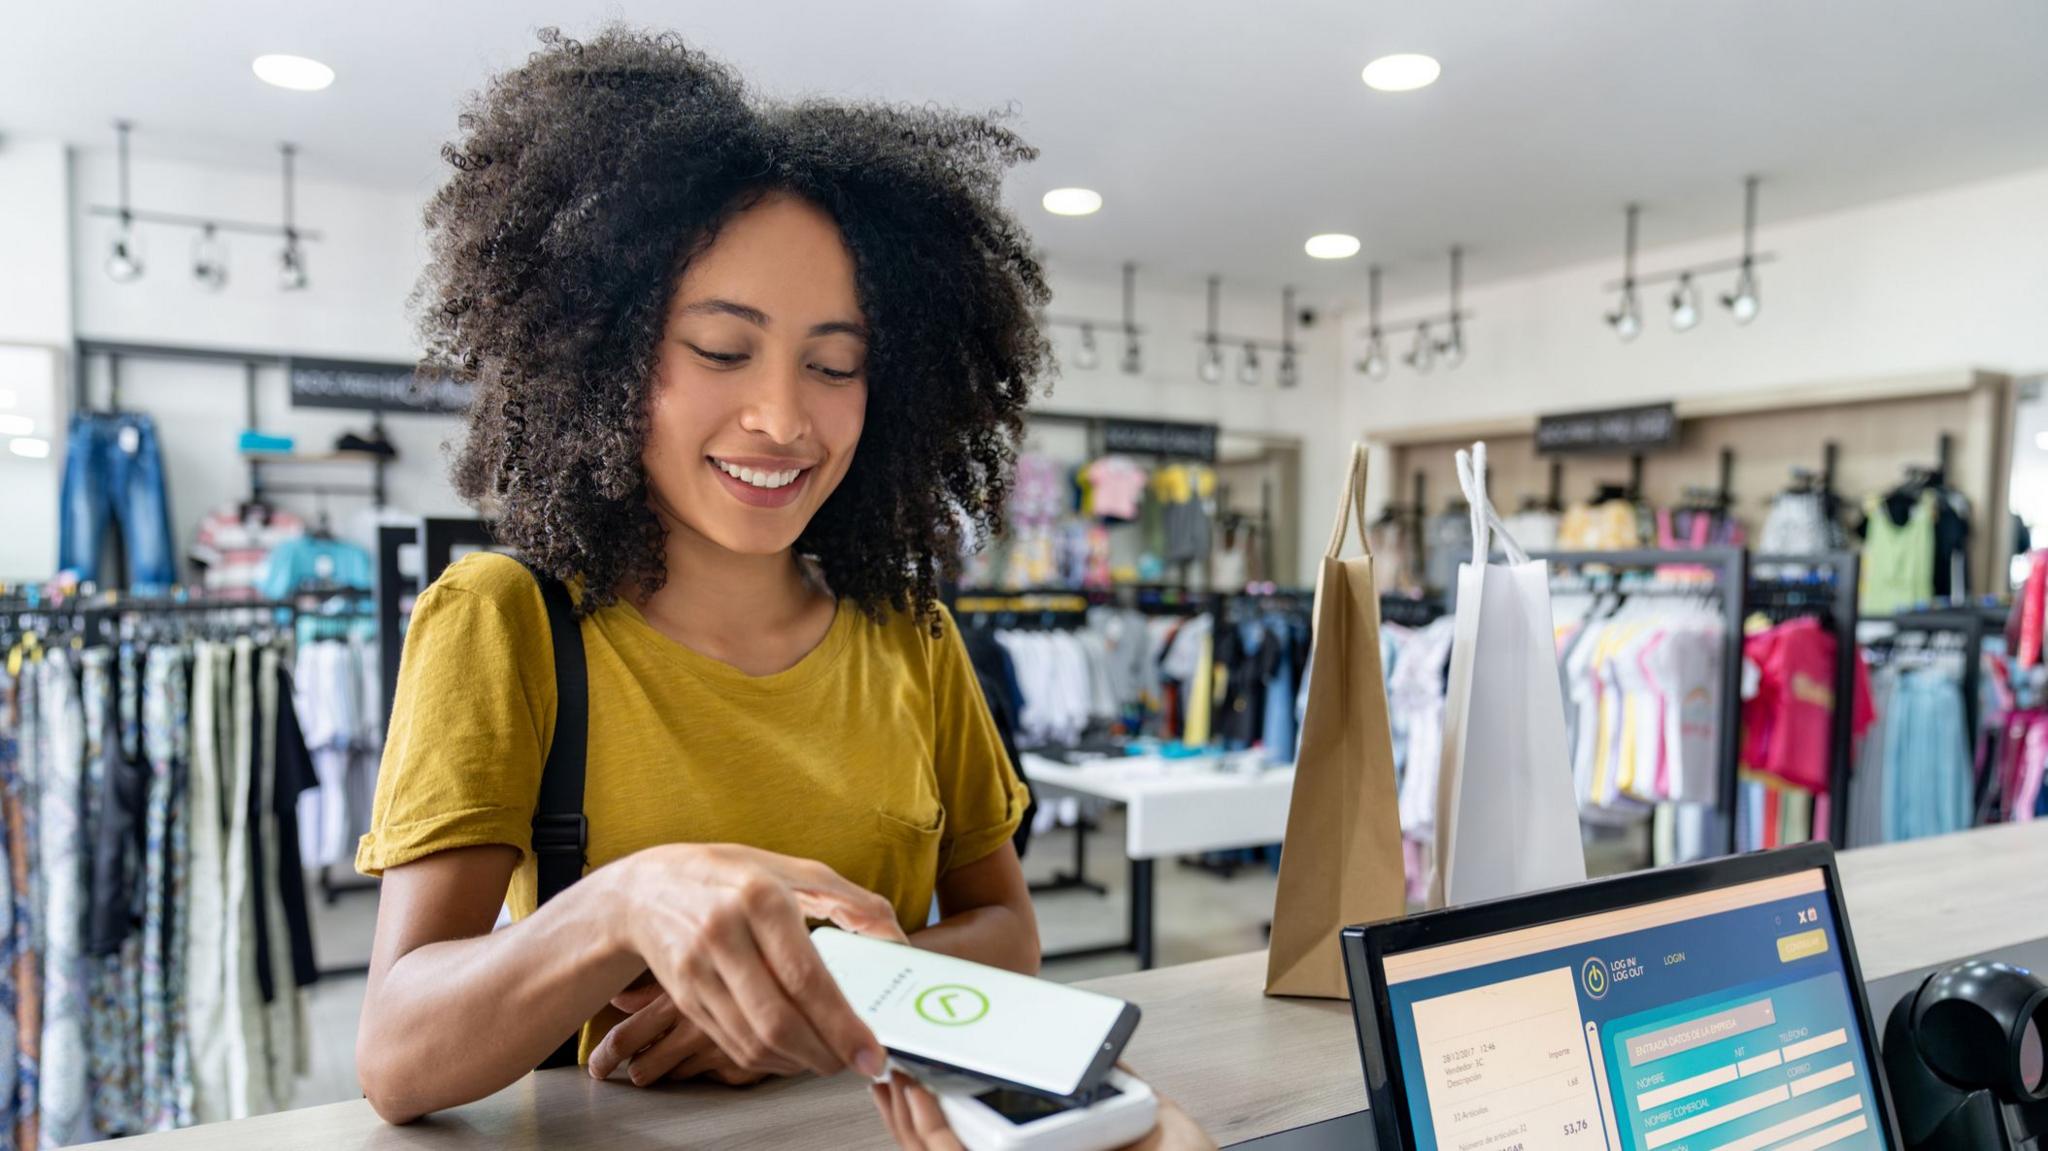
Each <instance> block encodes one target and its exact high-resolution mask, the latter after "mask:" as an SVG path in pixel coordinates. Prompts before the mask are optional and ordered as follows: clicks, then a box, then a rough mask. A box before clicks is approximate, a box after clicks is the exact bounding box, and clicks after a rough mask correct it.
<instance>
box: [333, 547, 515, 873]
mask: <svg viewBox="0 0 2048 1151" xmlns="http://www.w3.org/2000/svg"><path fill="white" fill-rule="evenodd" d="M506 568H509V569H510V570H509V571H506V570H503V569H506ZM451 577H453V578H451ZM522 582H523V585H524V586H523V587H522V586H521V585H522ZM529 597H530V602H528V599H529ZM553 677H554V653H553V650H552V648H551V646H550V643H549V639H548V631H547V626H546V610H545V608H544V607H543V606H542V603H541V598H540V593H539V589H538V588H537V586H536V585H534V583H533V580H532V577H531V576H529V575H528V574H527V573H526V571H525V569H524V568H522V567H519V566H518V565H517V564H516V563H513V562H512V561H509V560H506V559H504V558H503V557H498V556H473V557H469V558H467V559H465V560H464V561H463V562H462V563H459V564H457V565H455V567H453V568H451V569H450V570H449V571H448V573H446V574H444V575H443V577H442V578H441V579H440V580H439V581H437V582H436V583H435V585H434V586H433V587H431V588H429V589H428V590H427V591H426V592H424V593H423V594H422V595H421V596H420V598H419V602H418V605H417V606H416V607H415V609H414V611H413V615H412V621H411V625H410V628H409V629H408V631H407V634H406V637H405V653H404V657H403V658H402V660H401V661H400V664H399V672H398V683H397V687H396V691H395V692H394V694H393V699H392V709H391V727H390V730H389V731H388V732H387V733H386V736H385V741H384V758H383V763H382V765H381V767H380V768H379V771H378V776H377V792H376V799H375V802H374V803H373V804H372V806H371V814H370V831H369V834H367V835H365V836H363V838H362V842H361V843H360V844H359V845H358V846H357V849H356V869H357V870H358V871H361V872H362V873H363V874H365V875H382V874H383V872H384V869H386V868H389V867H397V866H399V865H401V864H405V863H410V862H412V861H413V860H416V859H420V858H422V857H424V856H428V855H432V854H434V853H436V852H440V851H448V850H451V849H453V848H458V847H476V846H481V845H486V844H504V845H506V846H509V847H515V848H518V849H519V851H520V852H521V853H522V854H524V853H529V852H530V851H531V850H532V822H533V811H534V804H535V801H536V797H537V796H538V794H539V790H540V773H541V763H542V761H543V760H544V759H545V758H546V756H545V751H544V749H545V748H546V747H547V745H548V740H549V739H550V737H551V736H552V734H553V729H554V722H555V700H554V678H553Z"/></svg>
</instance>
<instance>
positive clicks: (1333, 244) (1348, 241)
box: [1301, 232, 1358, 260]
mask: <svg viewBox="0 0 2048 1151" xmlns="http://www.w3.org/2000/svg"><path fill="white" fill-rule="evenodd" d="M1301 248H1302V250H1303V251H1305V252H1307V253H1308V254H1309V255H1311V256H1314V257H1315V258H1316V259H1318V260H1348V259H1350V258H1351V257H1353V256H1356V255H1357V254H1358V237H1357V236H1350V235H1346V234H1345V233H1343V232H1325V233H1323V234H1322V235H1320V236H1310V237H1309V238H1308V243H1306V244H1303V245H1302V246H1301Z"/></svg>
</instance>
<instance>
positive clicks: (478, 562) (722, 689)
mask: <svg viewBox="0 0 2048 1151" xmlns="http://www.w3.org/2000/svg"><path fill="white" fill-rule="evenodd" d="M940 630H941V634H940V635H939V637H938V638H937V639H933V638H932V637H931V634H930V632H929V630H928V629H927V628H926V626H925V625H924V624H923V623H921V622H919V621H918V619H917V618H916V616H915V614H914V613H908V612H890V613H888V614H886V615H885V616H884V617H883V619H882V620H881V621H880V622H879V623H877V622H874V621H871V620H869V619H868V618H867V616H865V615H864V614H863V613H862V612H861V611H860V609H859V608H858V607H856V606H854V605H852V604H851V603H848V602H846V601H841V603H840V605H839V610H838V614H837V615H836V616H835V617H834V619H833V621H832V625H831V628H830V630H829V631H827V632H826V635H825V638H824V640H823V642H821V643H819V644H818V646H817V647H816V648H815V649H813V650H812V651H811V652H810V654H808V655H806V656H805V657H804V658H803V659H802V660H801V661H800V662H798V663H797V665H796V666H794V667H792V668H790V669H789V670H787V671H783V672H779V673H777V674H775V675H768V676H750V675H747V674H745V673H744V672H741V671H739V670H738V669H736V668H733V667H731V666H729V665H727V664H723V663H720V662H718V661H717V660H714V659H712V658H710V657H708V656H704V655H701V654H699V653H697V652H693V651H691V650H690V649H688V648H686V647H683V646H682V645H681V644H678V643H676V642H675V641H673V640H671V639H669V638H668V637H667V636H664V635H662V634H661V633H660V632H657V631H656V630H654V628H653V626H651V625H650V624H648V622H647V621H646V619H645V618H643V617H642V616H641V614H640V612H639V610H638V609H637V608H635V607H633V606H631V605H630V604H625V603H615V604H612V605H610V606H607V607H604V608H600V609H598V610H597V611H596V612H593V613H592V614H591V615H590V616H588V617H586V618H585V619H584V620H583V621H582V632H583V647H584V652H585V660H586V662H587V664H588V667H589V684H590V705H589V706H590V723H589V742H588V753H587V754H588V759H587V766H586V769H585V776H584V786H583V810H584V814H585V816H586V817H587V818H588V819H589V823H590V846H589V861H590V866H591V867H592V868H597V867H602V866H603V865H605V864H607V863H610V862H612V861H613V860H616V859H619V858H622V857H624V856H626V855H630V854H632V853H633V852H636V851H639V850H641V849H643V848H648V847H654V846H657V845H660V844H666V843H741V844H746V845H748V846H751V847H757V848H760V849H762V850H764V851H773V852H778V853H781V854H784V855H793V856H800V857H802V858H806V859H815V860H817V861H819V862H821V863H824V864H826V865H827V866H829V867H831V868H832V869H833V870H835V871H837V872H838V873H839V874H841V875H843V876H845V877H846V878H847V879H849V880H852V881H853V882H854V883H857V884H860V885H861V886H862V887H865V888H867V889H869V890H871V891H874V892H876V893H878V894H880V895H882V896H883V897H884V898H886V899H888V900H889V902H890V903H891V904H893V905H894V906H895V908H896V918H897V921H898V923H900V924H901V925H902V927H903V929H904V930H905V931H914V930H916V929H918V928H920V927H922V926H924V923H925V920H926V916H927V913H928V912H929V910H930V907H931V900H932V893H933V890H934V887H935V885H936V884H937V882H938V879H939V877H940V876H941V875H944V874H946V873H947V872H950V871H952V870H953V869H954V868H957V867H962V866H965V865H966V864H969V863H973V862H975V861H977V860H980V859H983V858H985V857H986V856H987V855H988V854H989V853H990V852H992V851H994V850H996V849H997V848H998V847H1000V846H1001V845H1002V844H1003V843H1005V842H1006V841H1008V840H1009V838H1010V836H1011V833H1012V832H1014V831H1015V830H1016V827H1017V824H1018V821H1019V820H1020V819H1022V818H1023V813H1024V803H1025V794H1024V790H1023V786H1022V785H1021V784H1020V783H1019V782H1018V780H1017V777H1016V774H1015V773H1014V772H1013V771H1012V770H1011V768H1010V765H1009V762H1008V760H1007V758H1006V757H1005V754H1004V752H1003V746H1002V742H1001V740H1000V738H999V737H998V735H997V733H996V729H995V723H994V721H993V720H992V719H990V717H989V712H988V705H987V703H986V702H985V701H984V700H983V699H982V697H981V690H980V687H979V684H978V683H977V681H976V680H975V677H974V670H973V668H972V666H971V665H970V664H969V662H968V658H967V650H966V648H965V646H964V645H963V644H962V643H961V640H960V636H959V633H958V631H957V630H956V629H955V627H954V624H953V619H952V616H951V615H950V614H947V615H943V616H942V617H941V629H940ZM554 725H555V681H554V652H553V647H552V645H551V644H550V642H549V638H548V624H547V609H546V608H545V606H543V604H542V602H541V597H540V589H539V587H538V586H537V585H536V584H535V583H534V580H533V576H532V575H531V574H529V573H528V572H527V570H526V569H525V568H524V567H522V566H521V565H520V564H519V563H518V562H517V561H516V560H513V559H510V558H508V557H505V556H501V555H494V554H490V553H478V554H475V555H471V556H467V557H465V558H464V559H462V560H461V561H459V562H457V563H456V564H455V565H453V566H452V567H450V568H449V569H448V570H447V571H446V572H445V573H443V574H442V576H441V577H440V578H439V579H438V580H436V581H435V582H434V584H433V586H432V587H430V588H428V589H427V590H426V591H425V592H424V593H423V594H422V595H421V596H420V598H419V602H418V604H417V606H416V607H415V608H414V610H413V615H412V622H411V624H410V627H409V630H408V632H407V634H406V639H405V654H404V657H403V660H402V662H401V663H400V666H399V673H398V685H397V690H396V693H395V696H394V699H393V705H392V712H391V729H390V732H389V734H388V736H387V737H386V741H385V745H384V761H383V766H382V768H381V770H380V773H379V775H378V778H377V797H376V802H375V805H374V806H373V808H372V812H371V821H370V833H369V834H368V835H365V836H364V837H363V840H362V843H361V844H360V845H359V847H358V848H357V851H356V867H357V868H358V869H359V870H361V871H362V872H363V873H364V874H367V875H379V874H382V873H383V871H384V869H385V868H389V867H396V866H398V865H400V864H403V863H408V862H411V861H412V860H415V859H419V858H421V857H423V856H427V855H431V854H433V853H435V852H437V851H446V850H449V849H451V848H456V847H471V846H477V845H480V844H505V845H507V846H511V847H516V848H518V849H519V850H520V851H521V853H522V858H521V860H520V863H519V867H518V870H517V871H515V872H514V874H513V877H512V885H511V890H510V891H509V893H508V894H507V897H506V903H507V905H508V906H509V907H510V909H511V912H512V916H513V918H515V919H518V918H522V917H524V916H526V915H529V914H531V913H532V911H533V909H534V883H535V875H534V863H533V855H532V852H531V841H532V821H533V811H534V804H535V800H536V797H537V795H538V794H539V789H540V773H541V764H542V763H543V762H544V761H545V759H546V758H547V747H548V744H549V741H550V739H551V738H552V736H553V732H554ZM615 1019H616V1015H609V1016H600V1017H599V1018H598V1019H597V1020H594V1021H593V1024H594V1026H593V1027H592V1028H589V1029H586V1032H585V1039H584V1053H585V1055H586V1056H587V1055H588V1052H589V1048H590V1045H591V1043H593V1042H594V1041H595V1039H596V1037H597V1036H600V1035H602V1034H603V1031H604V1030H606V1029H608V1027H609V1021H610V1020H615Z"/></svg>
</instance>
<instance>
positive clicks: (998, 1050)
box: [811, 927, 1138, 1101]
mask: <svg viewBox="0 0 2048 1151" xmlns="http://www.w3.org/2000/svg"><path fill="white" fill-rule="evenodd" d="M811 942H812V943H814V944H816V945H817V948H818V954H819V955H820V956H823V957H824V960H825V967H826V969H827V970H829V971H831V972H832V978H833V979H834V980H835V981H837V982H838V984H839V990H840V991H841V993H843V994H844V995H845V996H846V999H847V1002H849V1003H851V1004H852V1005H853V1009H854V1011H855V1013H856V1014H858V1015H859V1016H860V1017H861V1020H862V1021H863V1022H865V1023H866V1024H867V1025H868V1026H869V1027H870V1028H872V1029H873V1030H874V1033H875V1038H877V1039H879V1040H881V1041H882V1046H884V1047H886V1048H888V1049H889V1051H890V1052H891V1053H893V1054H895V1055H898V1056H901V1057H904V1058H906V1059H909V1060H912V1061H915V1062H917V1063H920V1064H923V1065H926V1066H930V1067H936V1068H939V1069H941V1070H947V1071H958V1072H964V1073H966V1074H968V1075H972V1076H976V1077H978V1078H981V1079H985V1080H988V1081H990V1082H992V1083H996V1084H1001V1085H1007V1086H1014V1087H1021V1088H1023V1089H1024V1090H1026V1091H1035V1092H1037V1093H1039V1094H1041V1095H1051V1096H1055V1097H1057V1098H1060V1099H1063V1100H1070V1101H1072V1100H1080V1099H1083V1098H1085V1097H1086V1096H1087V1095H1088V1093H1089V1092H1091V1091H1093V1090H1094V1089H1095V1088H1096V1087H1097V1086H1099V1085H1100V1084H1101V1083H1102V1082H1103V1080H1104V1079H1105V1078H1107V1077H1108V1075H1109V1072H1110V1068H1111V1067H1113V1066H1114V1065H1115V1064H1116V1060H1117V1056H1118V1055H1121V1054H1122V1053H1123V1049H1124V1044H1125V1043H1126V1042H1128V1041H1129V1040H1130V1037H1131V1032H1132V1031H1134V1030H1136V1029H1137V1026H1138V1007H1137V1004H1134V1003H1126V1002H1125V1001H1123V1000H1121V999H1115V998H1112V997H1110V996H1107V995H1098V994H1096V993H1095V992H1092V991H1082V990H1079V989H1078V988H1073V987H1068V986H1066V985H1064V984H1060V983H1053V982H1051V981H1050V980H1045V979H1033V978H1032V977H1030V976H1028V975H1018V974H1017V973H1015V972H1013V971H1004V970H1002V969H1001V968H998V967H988V966H985V965H983V964H980V963H971V962H969V961H967V960H965V959H955V958H953V957H952V956H950V955H939V954H936V953H933V952H930V951H920V950H918V949H917V948H915V947H909V946H906V945H904V944H901V943H890V942H887V941H884V940H880V939H870V938H868V937H866V936H863V935H853V934H849V933H848V932H844V931H841V930H839V929H838V928H836V927H820V928H818V929H816V930H815V931H812V932H811Z"/></svg>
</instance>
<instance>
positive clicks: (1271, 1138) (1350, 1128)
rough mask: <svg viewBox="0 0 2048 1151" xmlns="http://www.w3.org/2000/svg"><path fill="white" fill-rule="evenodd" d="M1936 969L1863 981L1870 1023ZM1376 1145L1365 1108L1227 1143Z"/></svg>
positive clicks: (1273, 1149)
mask: <svg viewBox="0 0 2048 1151" xmlns="http://www.w3.org/2000/svg"><path fill="white" fill-rule="evenodd" d="M1967 958H1970V959H1986V960H2003V961H2004V962H2006V963H2012V964H2016V965H2018V966H2021V967H2031V968H2033V969H2034V970H2036V971H2042V970H2048V939H2036V940H2033V941H2032V942H2030V943H2022V944H2019V945H2018V946H2016V947H2007V948H2002V949H2000V950H1997V951H1987V952H1985V953H1984V954H1982V955H1972V956H1968V957H1967ZM1952 962H1958V963H1959V962H1962V961H1961V960H1954V961H1952ZM1941 966H1942V967H1947V966H1949V964H1948V963H1944V964H1941ZM1936 970H1938V968H1934V967H1923V968H1921V969H1919V970H1918V971H1908V972H1905V973H1904V974H1901V975H1893V976H1889V977H1887V978H1884V979H1879V980H1876V981H1874V982H1871V983H1866V984H1864V990H1865V992H1866V993H1867V994H1868V996H1869V1002H1870V1019H1871V1024H1872V1026H1875V1027H1878V1028H1880V1029H1882V1028H1883V1027H1884V1021H1885V1018H1886V1017H1887V1016H1889V1015H1890V1014H1891V1011H1892V1008H1893V1007H1895V1006H1897V1005H1898V1002H1899V1000H1901V999H1904V998H1905V997H1906V996H1907V995H1909V994H1911V993H1912V992H1913V991H1914V990H1916V989H1918V988H1919V986H1920V984H1921V983H1922V982H1923V981H1924V980H1926V978H1927V977H1928V976H1929V975H1931V974H1933V973H1934V972H1935V971H1936ZM1379 1145H1380V1141H1379V1135H1378V1133H1377V1132H1375V1131H1374V1130H1373V1126H1372V1114H1371V1113H1370V1112H1366V1111H1353V1112H1352V1113H1351V1114H1349V1115H1339V1116H1337V1117H1336V1118H1335V1119H1325V1120H1324V1121H1322V1122H1321V1123H1311V1124H1309V1125H1308V1126H1306V1127H1296V1128H1293V1129H1292V1130H1288V1131H1280V1132H1276V1133H1274V1134H1272V1135H1265V1136H1261V1137H1260V1138H1257V1139H1248V1140H1246V1141H1245V1142H1243V1143H1233V1144H1231V1145H1230V1146H1231V1148H1232V1149H1233V1151H1378V1148H1379Z"/></svg>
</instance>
